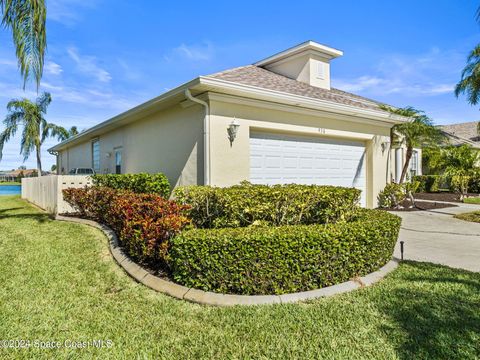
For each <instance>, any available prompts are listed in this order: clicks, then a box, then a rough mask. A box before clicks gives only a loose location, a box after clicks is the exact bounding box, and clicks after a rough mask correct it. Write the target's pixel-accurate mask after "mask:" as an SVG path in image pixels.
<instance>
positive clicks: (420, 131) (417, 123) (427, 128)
mask: <svg viewBox="0 0 480 360" xmlns="http://www.w3.org/2000/svg"><path fill="white" fill-rule="evenodd" d="M381 108H382V109H383V110H386V111H388V112H390V113H392V114H395V115H400V116H404V117H407V118H409V119H410V121H408V122H403V123H401V124H397V125H394V126H393V128H392V131H391V142H392V145H393V146H398V147H400V146H405V147H406V148H407V151H406V156H405V163H404V164H403V169H402V175H401V176H400V181H399V183H400V184H402V183H403V182H404V181H405V176H406V174H407V171H408V167H409V165H410V159H411V158H412V155H413V149H414V148H419V147H423V146H426V147H434V146H437V145H438V144H439V143H440V142H442V141H443V135H442V133H441V131H440V130H439V129H437V128H436V127H435V126H434V125H433V122H432V120H431V119H430V118H429V117H428V116H427V115H425V113H424V112H423V111H420V110H416V109H415V108H413V107H411V106H407V107H404V108H392V107H389V106H385V105H383V106H381Z"/></svg>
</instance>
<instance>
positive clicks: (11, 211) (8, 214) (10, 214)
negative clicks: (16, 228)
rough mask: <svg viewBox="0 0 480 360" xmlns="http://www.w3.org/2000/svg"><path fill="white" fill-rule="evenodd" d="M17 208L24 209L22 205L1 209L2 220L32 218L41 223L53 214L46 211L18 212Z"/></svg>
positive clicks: (0, 217) (0, 218) (0, 216)
mask: <svg viewBox="0 0 480 360" xmlns="http://www.w3.org/2000/svg"><path fill="white" fill-rule="evenodd" d="M15 210H23V208H22V207H13V208H8V209H0V220H2V219H19V220H25V219H32V220H37V221H38V222H40V223H43V222H45V221H47V220H49V219H51V216H50V215H49V214H45V213H16V212H15Z"/></svg>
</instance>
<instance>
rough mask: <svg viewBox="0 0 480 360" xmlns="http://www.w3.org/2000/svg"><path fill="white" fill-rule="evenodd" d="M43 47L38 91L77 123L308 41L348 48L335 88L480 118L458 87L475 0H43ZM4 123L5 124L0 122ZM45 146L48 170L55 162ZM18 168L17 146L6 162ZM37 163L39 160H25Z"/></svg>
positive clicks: (10, 72)
mask: <svg viewBox="0 0 480 360" xmlns="http://www.w3.org/2000/svg"><path fill="white" fill-rule="evenodd" d="M47 6H48V21H47V31H48V35H47V36H48V53H47V57H46V66H45V74H44V77H43V80H42V87H41V91H42V90H45V91H49V92H51V94H52V97H53V102H52V104H51V106H50V108H49V112H48V114H47V119H48V120H49V121H51V122H54V123H57V124H60V125H63V126H65V127H70V126H73V125H76V126H78V127H79V128H80V129H84V128H88V127H90V126H92V125H94V124H96V123H98V122H100V121H103V120H106V119H108V118H109V117H112V116H114V115H116V114H118V113H120V112H122V111H124V110H127V109H129V108H130V107H132V106H135V105H137V104H139V103H141V102H143V101H146V100H148V99H150V98H152V97H154V96H157V95H159V94H161V93H162V92H164V91H166V90H168V89H171V88H174V87H175V86H177V85H179V84H181V83H183V82H186V81H188V80H190V79H192V78H194V77H196V76H198V75H207V74H209V73H213V72H216V71H220V70H224V69H227V68H230V67H235V66H241V65H246V64H251V63H253V62H255V61H257V60H260V59H262V58H265V57H267V56H269V55H271V54H273V53H276V52H278V51H281V50H284V49H286V48H288V47H291V46H293V45H296V44H298V43H300V42H303V41H305V40H315V41H318V42H320V43H323V44H326V45H329V46H332V47H335V48H338V49H341V50H343V51H344V56H343V57H341V58H339V59H336V60H334V61H333V62H332V78H333V79H332V80H333V85H334V86H335V87H338V88H340V89H343V90H346V91H351V92H354V93H356V94H360V95H364V96H367V97H371V98H373V99H376V100H379V101H384V102H386V103H390V104H392V105H396V106H406V105H412V106H414V107H416V108H418V109H423V110H425V111H426V112H427V114H428V115H429V116H431V117H432V118H433V119H434V120H435V122H436V123H437V124H445V123H454V122H464V121H475V120H479V119H480V113H479V107H478V106H477V107H473V106H470V105H468V104H467V103H466V101H465V99H464V98H460V99H456V98H455V96H454V95H453V92H452V89H453V87H454V85H455V83H456V82H457V81H458V79H459V77H460V72H461V70H462V68H463V66H464V65H465V59H466V56H467V54H468V52H469V51H470V50H471V49H472V48H473V47H474V46H475V45H476V44H477V43H479V42H480V27H479V26H478V24H476V22H475V20H474V14H475V11H476V7H477V6H478V3H477V2H476V1H466V0H463V1H455V0H452V1H418V0H417V1H410V0H408V1H401V2H398V1H396V2H394V1H378V0H377V1H335V2H326V1H300V0H299V1H284V2H282V1H263V2H262V1H258V0H257V1H245V0H244V1H241V2H229V1H210V2H198V1H183V2H163V1H162V2H160V1H153V0H151V1H121V0H117V1H113V0H47ZM10 38H11V35H10V33H8V32H6V31H5V30H1V31H0V44H1V46H0V119H3V118H4V117H5V114H6V110H5V106H6V104H7V102H8V101H9V99H11V98H14V97H23V96H26V97H30V98H32V99H33V98H34V97H35V96H36V95H37V94H36V91H35V87H34V86H33V85H30V86H28V87H27V89H26V91H23V90H22V81H21V79H20V76H19V75H18V71H17V70H16V60H15V57H14V50H13V47H12V46H11V39H10ZM0 129H1V125H0ZM53 144H55V140H49V141H48V142H47V143H46V144H45V145H44V151H43V162H44V168H45V169H49V168H50V166H51V165H52V164H53V163H54V161H55V160H54V157H53V156H51V155H49V154H48V153H47V152H46V149H47V148H48V147H49V146H51V145H53ZM19 165H22V157H21V156H20V155H19V141H18V139H14V140H13V141H12V142H11V143H9V144H8V145H7V146H6V147H5V148H4V154H3V159H2V161H1V162H0V169H12V168H17V167H18V166H19ZM25 165H27V166H28V167H35V161H34V157H33V156H32V157H31V158H30V159H29V160H28V161H27V162H26V163H25Z"/></svg>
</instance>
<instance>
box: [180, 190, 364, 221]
mask: <svg viewBox="0 0 480 360" xmlns="http://www.w3.org/2000/svg"><path fill="white" fill-rule="evenodd" d="M174 198H175V199H176V200H177V201H178V202H180V203H182V204H186V205H188V206H190V207H191V210H190V212H189V216H190V217H191V219H192V221H193V223H194V225H195V226H196V227H198V228H208V229H210V228H223V227H244V226H249V225H272V226H279V225H299V224H318V223H331V222H337V221H347V220H348V219H349V218H350V217H351V216H353V214H354V213H355V211H356V210H357V208H358V202H359V199H360V190H358V189H354V188H344V187H335V186H318V185H295V184H291V185H273V186H268V185H253V184H250V183H248V182H243V183H242V184H240V185H236V186H232V187H227V188H220V187H212V186H187V187H180V188H177V189H176V190H175V191H174Z"/></svg>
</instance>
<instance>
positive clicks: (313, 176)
mask: <svg viewBox="0 0 480 360" xmlns="http://www.w3.org/2000/svg"><path fill="white" fill-rule="evenodd" d="M250 153H251V154H250V181H251V182H252V183H260V184H269V185H273V184H289V183H296V184H317V185H336V186H345V187H356V188H358V189H360V190H362V200H361V203H362V205H365V188H366V186H365V179H366V177H365V159H364V158H365V146H364V144H363V143H361V142H354V141H343V140H333V139H322V138H311V137H304V136H290V135H280V134H270V133H252V134H251V135H250Z"/></svg>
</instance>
